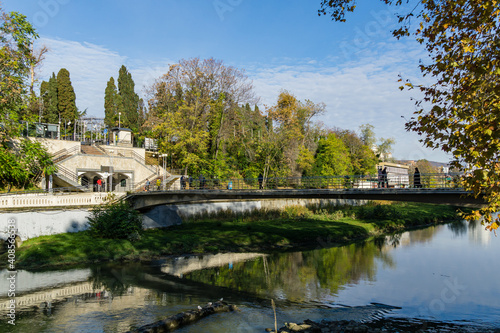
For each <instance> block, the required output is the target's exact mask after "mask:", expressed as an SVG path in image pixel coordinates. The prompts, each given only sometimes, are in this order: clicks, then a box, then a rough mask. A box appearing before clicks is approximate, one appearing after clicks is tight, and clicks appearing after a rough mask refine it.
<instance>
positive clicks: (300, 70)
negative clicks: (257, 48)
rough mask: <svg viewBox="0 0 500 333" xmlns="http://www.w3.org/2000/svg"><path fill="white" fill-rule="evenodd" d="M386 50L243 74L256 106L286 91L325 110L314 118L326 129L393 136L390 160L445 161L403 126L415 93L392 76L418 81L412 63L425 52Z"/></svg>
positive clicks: (417, 50) (412, 104) (416, 94)
mask: <svg viewBox="0 0 500 333" xmlns="http://www.w3.org/2000/svg"><path fill="white" fill-rule="evenodd" d="M377 49H379V50H380V49H384V48H383V47H379V48H377ZM388 49H389V50H391V51H387V52H380V51H375V52H373V53H372V54H369V55H368V54H367V55H365V56H363V57H362V58H359V59H356V60H353V61H349V62H348V63H343V64H340V65H339V64H335V63H331V62H330V63H327V64H320V65H318V64H302V63H300V64H298V65H296V66H291V65H280V66H275V67H264V68H260V69H258V68H257V67H255V68H254V69H252V70H251V71H248V73H249V75H250V77H251V78H252V79H253V83H254V86H255V89H256V93H257V95H258V96H261V102H262V104H265V105H268V106H270V105H273V104H274V103H275V102H276V99H277V97H278V94H279V92H280V91H281V90H282V89H286V90H288V91H289V92H291V93H292V94H294V95H295V96H296V97H297V98H298V99H300V100H302V101H304V100H306V99H309V100H311V101H313V102H315V103H319V102H324V103H325V104H326V110H327V112H326V114H325V115H324V116H322V117H321V118H320V119H319V120H321V121H323V122H324V124H325V125H326V126H327V127H340V128H343V129H350V130H356V131H357V130H358V128H359V126H360V125H362V124H367V123H369V124H371V125H373V126H375V132H376V134H377V136H378V137H383V138H390V137H393V138H395V139H396V145H395V146H394V156H395V157H396V158H399V159H416V160H418V159H428V160H437V161H442V162H447V161H448V160H449V158H448V156H447V155H445V154H444V153H443V152H441V151H439V150H435V151H433V150H430V149H426V148H423V147H422V145H421V144H420V143H419V142H418V140H419V137H418V136H417V135H416V134H414V133H410V132H406V130H405V129H404V124H405V120H404V119H403V118H402V116H403V117H405V118H407V119H408V118H410V117H411V116H412V114H413V112H414V110H415V104H414V101H412V100H411V98H412V97H418V94H419V92H418V91H416V90H413V91H400V90H399V86H400V85H401V83H400V82H398V75H399V74H402V75H403V77H404V78H409V79H411V80H412V81H416V80H419V82H422V78H421V77H420V76H419V73H418V69H417V61H418V59H419V57H423V56H425V55H424V54H423V53H422V52H421V51H420V50H419V49H418V48H411V47H409V46H408V45H405V44H401V46H399V47H396V48H395V47H393V45H391V48H388Z"/></svg>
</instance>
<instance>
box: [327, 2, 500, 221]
mask: <svg viewBox="0 0 500 333" xmlns="http://www.w3.org/2000/svg"><path fill="white" fill-rule="evenodd" d="M382 1H383V2H384V3H386V4H388V5H394V6H401V8H408V7H403V6H402V5H403V3H406V2H408V3H410V2H413V3H414V4H415V6H411V7H410V8H414V9H413V10H411V11H410V12H405V13H403V14H401V15H399V22H400V23H401V25H400V26H399V27H398V28H397V29H395V30H394V31H393V34H394V35H395V36H396V37H397V38H400V37H404V36H410V35H412V36H414V37H415V38H416V40H417V41H418V42H419V43H421V44H422V45H424V46H425V48H426V49H427V52H428V54H429V59H428V60H426V61H423V62H422V63H421V64H419V67H420V70H421V72H422V74H423V75H424V76H428V77H432V78H433V79H434V80H433V82H432V83H431V84H418V83H416V82H410V81H408V80H406V81H405V82H404V86H403V87H401V89H404V87H407V88H408V89H413V88H417V89H419V90H420V91H421V92H422V93H423V95H424V98H423V99H421V100H418V101H417V102H416V106H417V111H416V112H415V116H414V117H413V118H412V119H410V121H409V122H408V123H407V124H406V128H407V129H408V130H411V131H415V132H417V133H418V134H420V135H422V136H423V139H422V140H421V141H422V142H423V143H424V144H425V145H426V146H427V147H430V148H440V149H442V150H443V151H445V152H448V153H451V154H452V156H453V157H452V161H451V163H450V164H451V166H452V167H454V168H456V169H458V170H460V171H463V172H464V177H463V178H462V185H463V186H464V188H465V189H466V190H471V191H473V192H474V193H475V195H476V196H479V195H482V196H483V197H484V199H485V201H486V202H487V203H488V205H487V207H485V208H483V209H481V210H477V211H474V212H473V213H472V214H470V215H468V216H466V217H467V218H469V219H475V218H479V217H481V216H482V217H484V221H485V222H486V223H491V222H492V215H491V213H493V212H497V211H499V210H500V163H498V161H499V157H500V156H499V151H500V93H499V87H500V69H499V68H500V57H499V54H500V48H499V45H500V24H499V21H500V2H499V1H498V0H489V1H476V0H448V1H437V0H422V1H417V0H414V1H411V0H408V1H401V0H382ZM355 4H356V1H355V0H322V2H321V9H320V13H323V14H330V15H331V16H332V18H333V19H334V20H337V21H345V13H346V12H349V11H353V10H354V8H355ZM415 21H417V22H415ZM418 21H420V22H418ZM499 224H500V217H499V218H498V219H497V220H496V223H495V225H494V227H498V226H499ZM491 226H492V225H490V227H491Z"/></svg>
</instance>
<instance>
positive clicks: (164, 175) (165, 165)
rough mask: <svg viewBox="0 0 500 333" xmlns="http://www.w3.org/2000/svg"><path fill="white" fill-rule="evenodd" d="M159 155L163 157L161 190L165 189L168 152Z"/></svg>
mask: <svg viewBox="0 0 500 333" xmlns="http://www.w3.org/2000/svg"><path fill="white" fill-rule="evenodd" d="M161 157H162V158H163V190H166V188H165V187H166V186H167V184H166V180H167V179H166V178H167V157H168V154H161Z"/></svg>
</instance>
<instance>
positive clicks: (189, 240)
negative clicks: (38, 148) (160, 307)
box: [0, 203, 459, 269]
mask: <svg viewBox="0 0 500 333" xmlns="http://www.w3.org/2000/svg"><path fill="white" fill-rule="evenodd" d="M458 219H459V216H458V213H457V208H456V207H451V206H442V205H430V204H416V203H393V204H378V203H370V204H367V205H364V206H357V207H352V206H343V207H339V206H327V207H325V206H323V207H308V208H306V207H302V206H292V207H288V208H286V209H285V210H283V211H254V212H248V213H241V214H236V215H235V214H232V213H230V212H227V211H223V212H220V213H218V214H212V215H204V216H197V217H192V218H190V219H189V220H187V221H184V223H183V224H182V225H179V226H174V227H170V228H167V229H150V230H145V231H144V232H143V233H142V234H141V235H140V236H137V235H134V237H132V238H131V239H101V238H97V237H96V236H95V234H92V233H91V232H89V231H84V232H78V233H67V234H59V235H53V236H42V237H38V238H34V239H30V240H27V241H25V242H24V243H23V244H22V245H21V246H20V247H19V248H18V249H16V267H17V268H23V269H38V268H51V267H58V266H63V265H65V266H68V265H79V264H89V263H95V262H104V261H112V260H114V261H119V260H150V259H154V258H156V257H159V256H166V255H183V254H199V253H218V252H250V251H251V252H256V251H257V252H269V251H274V250H285V249H286V250H289V249H306V248H308V247H310V248H317V247H319V246H334V245H341V244H346V243H349V242H353V241H357V240H362V239H366V238H369V237H371V236H376V235H379V234H383V233H391V232H395V231H399V230H404V229H409V228H415V227H419V226H425V225H429V224H436V223H441V222H447V221H452V220H458ZM5 263H7V256H6V253H4V254H2V255H1V256H0V265H5ZM2 268H5V266H4V267H2Z"/></svg>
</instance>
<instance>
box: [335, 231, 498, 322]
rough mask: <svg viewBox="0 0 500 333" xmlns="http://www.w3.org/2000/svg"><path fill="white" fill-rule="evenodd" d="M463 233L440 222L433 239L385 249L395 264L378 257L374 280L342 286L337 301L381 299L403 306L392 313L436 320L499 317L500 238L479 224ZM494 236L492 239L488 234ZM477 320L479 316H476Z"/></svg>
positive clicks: (357, 302)
mask: <svg viewBox="0 0 500 333" xmlns="http://www.w3.org/2000/svg"><path fill="white" fill-rule="evenodd" d="M467 229H469V230H468V234H467V233H460V232H457V231H454V232H452V230H450V227H448V226H439V227H438V230H437V232H436V233H435V234H434V236H433V237H432V240H431V241H430V242H429V241H426V242H416V243H415V242H412V240H411V239H410V240H409V241H408V240H407V239H405V241H406V244H405V242H404V241H402V242H401V243H402V245H401V246H398V247H397V248H396V249H395V250H392V249H391V250H389V251H390V255H391V257H392V259H393V260H394V262H395V267H393V268H392V269H390V268H389V269H386V268H385V267H384V265H383V264H382V263H380V262H379V261H378V270H377V275H376V278H375V280H374V281H371V282H368V281H364V282H361V283H359V284H357V285H355V286H346V288H344V289H343V290H341V291H339V293H338V296H337V297H336V298H335V300H334V301H335V302H337V303H345V304H349V305H364V304H367V303H369V302H379V303H384V304H389V305H394V306H400V307H402V310H400V311H397V312H396V314H400V315H404V316H411V317H421V318H425V319H439V320H472V321H476V320H477V319H478V318H481V320H483V321H485V322H488V323H495V324H497V325H498V323H499V322H500V288H498V285H497V283H496V281H497V280H498V279H497V278H496V277H498V275H499V274H500V268H499V266H498V264H497V263H498V259H497V257H496V253H498V252H499V250H500V238H495V237H494V236H493V234H491V233H489V232H486V231H484V228H483V227H481V226H480V225H479V226H478V227H477V228H475V229H471V228H467ZM492 236H493V239H491V237H492ZM478 322H480V321H478Z"/></svg>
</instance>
